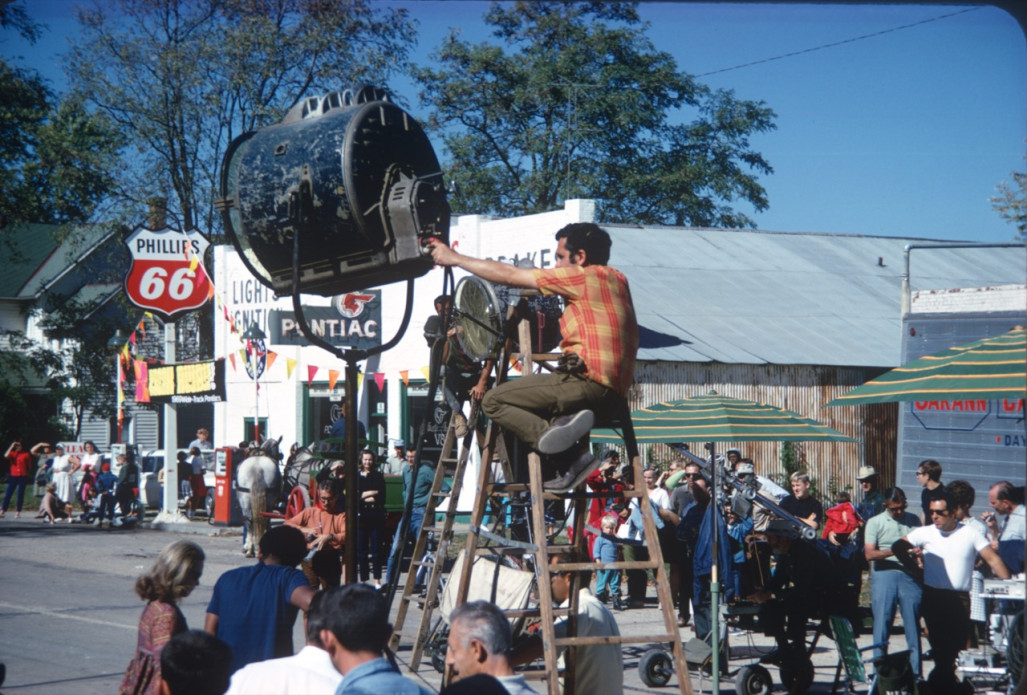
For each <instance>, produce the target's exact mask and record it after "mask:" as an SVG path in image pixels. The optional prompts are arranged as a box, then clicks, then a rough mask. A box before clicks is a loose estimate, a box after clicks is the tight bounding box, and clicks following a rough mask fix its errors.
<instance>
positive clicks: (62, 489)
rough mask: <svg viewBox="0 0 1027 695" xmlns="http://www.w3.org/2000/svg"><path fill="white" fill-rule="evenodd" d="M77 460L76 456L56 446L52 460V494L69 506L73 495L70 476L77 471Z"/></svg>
mask: <svg viewBox="0 0 1027 695" xmlns="http://www.w3.org/2000/svg"><path fill="white" fill-rule="evenodd" d="M78 467H79V459H78V456H73V455H71V454H68V453H65V451H64V447H63V446H61V445H60V444H58V445H57V455H56V456H55V457H54V460H53V469H52V470H53V484H54V486H55V490H54V494H55V495H57V498H58V499H59V500H61V502H64V503H66V504H70V503H71V502H72V501H73V500H72V496H73V495H74V493H75V490H74V486H73V485H72V476H73V475H74V473H75V471H77V470H78Z"/></svg>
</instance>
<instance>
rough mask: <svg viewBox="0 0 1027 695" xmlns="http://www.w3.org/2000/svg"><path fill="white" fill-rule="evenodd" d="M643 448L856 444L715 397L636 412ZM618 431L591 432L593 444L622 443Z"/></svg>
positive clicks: (785, 416)
mask: <svg viewBox="0 0 1027 695" xmlns="http://www.w3.org/2000/svg"><path fill="white" fill-rule="evenodd" d="M631 422H632V425H633V427H634V429H635V439H636V441H638V442H639V443H640V444H642V443H647V444H656V443H666V444H671V443H675V442H784V441H803V442H854V441H856V440H855V439H853V438H851V437H847V436H846V435H844V434H842V433H841V432H839V431H838V430H835V429H831V428H830V427H827V426H826V425H822V424H820V423H819V422H817V421H816V420H812V419H810V418H806V417H803V416H802V415H799V414H798V413H796V412H793V411H791V410H785V409H784V408H777V407H775V406H772V405H767V404H765V403H757V402H755V401H748V400H742V399H738V398H729V397H728V396H721V395H719V394H717V393H710V394H708V395H705V396H694V397H692V398H685V399H683V400H679V401H665V402H663V403H657V404H656V405H651V406H647V407H645V408H639V409H638V410H635V411H632V413H631ZM621 439H622V437H621V435H620V434H619V433H617V432H615V431H614V430H608V429H607V430H602V429H600V430H593V432H592V436H591V440H592V441H593V442H618V441H620V440H621Z"/></svg>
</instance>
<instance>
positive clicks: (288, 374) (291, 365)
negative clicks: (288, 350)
mask: <svg viewBox="0 0 1027 695" xmlns="http://www.w3.org/2000/svg"><path fill="white" fill-rule="evenodd" d="M294 369H296V360H294V359H293V358H291V357H286V358H285V378H286V379H291V378H292V370H294Z"/></svg>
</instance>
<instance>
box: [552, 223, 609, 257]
mask: <svg viewBox="0 0 1027 695" xmlns="http://www.w3.org/2000/svg"><path fill="white" fill-rule="evenodd" d="M560 239H565V241H564V246H565V248H566V249H567V253H569V254H571V255H574V254H576V253H577V252H578V251H584V252H585V257H586V260H587V261H588V264H589V265H606V264H607V263H609V262H610V246H612V245H613V242H612V241H611V240H610V235H609V234H607V233H606V230H604V229H603V228H601V227H600V226H599V225H597V224H594V223H592V222H572V223H571V224H569V225H567V226H565V227H564V228H563V229H561V230H560V231H558V232H557V233H556V240H557V241H560Z"/></svg>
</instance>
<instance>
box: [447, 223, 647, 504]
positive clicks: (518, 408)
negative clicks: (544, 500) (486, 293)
mask: <svg viewBox="0 0 1027 695" xmlns="http://www.w3.org/2000/svg"><path fill="white" fill-rule="evenodd" d="M556 240H557V247H556V267H555V268H543V269H537V268H530V269H529V268H518V267H517V266H514V265H510V264H507V263H500V262H498V261H491V260H486V259H479V258H472V257H470V256H465V255H463V254H460V253H457V252H456V251H454V250H453V249H451V248H449V247H448V246H446V245H444V244H441V243H439V242H438V240H434V239H433V240H431V241H429V242H428V248H429V249H430V250H431V254H432V257H433V258H434V260H435V262H436V263H437V264H439V265H443V266H457V267H459V268H463V269H464V270H466V271H469V272H471V273H473V274H474V275H477V276H478V277H480V278H482V279H484V280H488V281H489V282H494V283H499V284H503V285H509V286H511V287H522V288H527V289H537V290H539V291H540V292H541V293H542V294H543V295H544V296H548V295H558V296H560V297H563V298H564V301H565V302H566V309H564V312H563V316H562V317H561V318H560V333H561V335H562V336H563V341H562V342H561V343H560V348H561V351H562V352H563V356H562V357H561V359H560V364H559V366H558V367H557V369H556V370H554V372H553V373H551V374H531V375H528V376H524V377H521V378H520V379H516V380H513V381H508V382H505V383H503V384H501V385H499V386H497V387H496V388H494V389H492V390H491V391H489V392H488V393H487V394H485V398H484V400H482V411H483V412H484V413H485V414H486V415H487V416H488V417H490V418H491V419H492V420H494V421H495V422H497V423H498V424H499V425H500V426H502V427H503V428H504V429H506V430H508V431H510V432H512V433H513V434H515V435H516V436H517V437H519V438H520V439H521V440H522V441H524V442H525V443H527V444H528V446H530V447H531V448H533V449H535V450H536V451H538V452H539V453H540V454H545V455H549V456H553V455H556V454H562V456H559V457H554V458H552V459H550V460H549V463H550V464H552V465H555V466H561V467H563V468H564V469H565V470H564V473H563V474H562V475H558V476H557V477H556V478H554V479H552V480H549V481H547V482H546V484H545V487H546V489H547V490H551V491H557V492H563V491H566V490H569V489H571V488H574V487H576V486H577V485H579V484H580V483H581V482H583V481H584V480H585V478H586V477H588V475H589V474H590V473H592V472H593V471H594V470H595V469H596V467H597V466H598V462H597V461H596V459H595V457H594V456H592V454H591V453H589V451H588V447H587V446H585V445H583V444H580V440H581V439H582V438H583V437H584V436H585V435H586V434H588V432H589V431H590V430H591V429H592V424H593V423H594V422H595V419H596V416H597V415H598V417H599V419H600V420H602V419H604V418H605V417H607V416H609V415H612V414H614V413H615V412H616V408H617V406H618V405H619V404H620V403H621V402H622V400H623V399H624V397H625V396H626V395H627V392H628V388H629V387H630V386H631V383H632V381H633V379H634V369H635V356H636V354H637V353H638V323H637V321H636V319H635V308H634V305H633V303H632V301H631V292H630V290H629V289H628V281H627V279H626V278H625V277H624V275H623V274H622V273H621V272H620V271H618V270H615V269H614V268H611V267H609V266H608V265H606V263H607V262H608V261H609V258H610V246H611V241H610V235H609V234H607V233H606V231H605V230H603V229H601V228H600V227H598V226H597V225H595V224H593V223H591V222H576V223H573V224H569V225H567V226H565V227H564V228H563V229H561V230H560V231H559V232H557V233H556Z"/></svg>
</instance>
